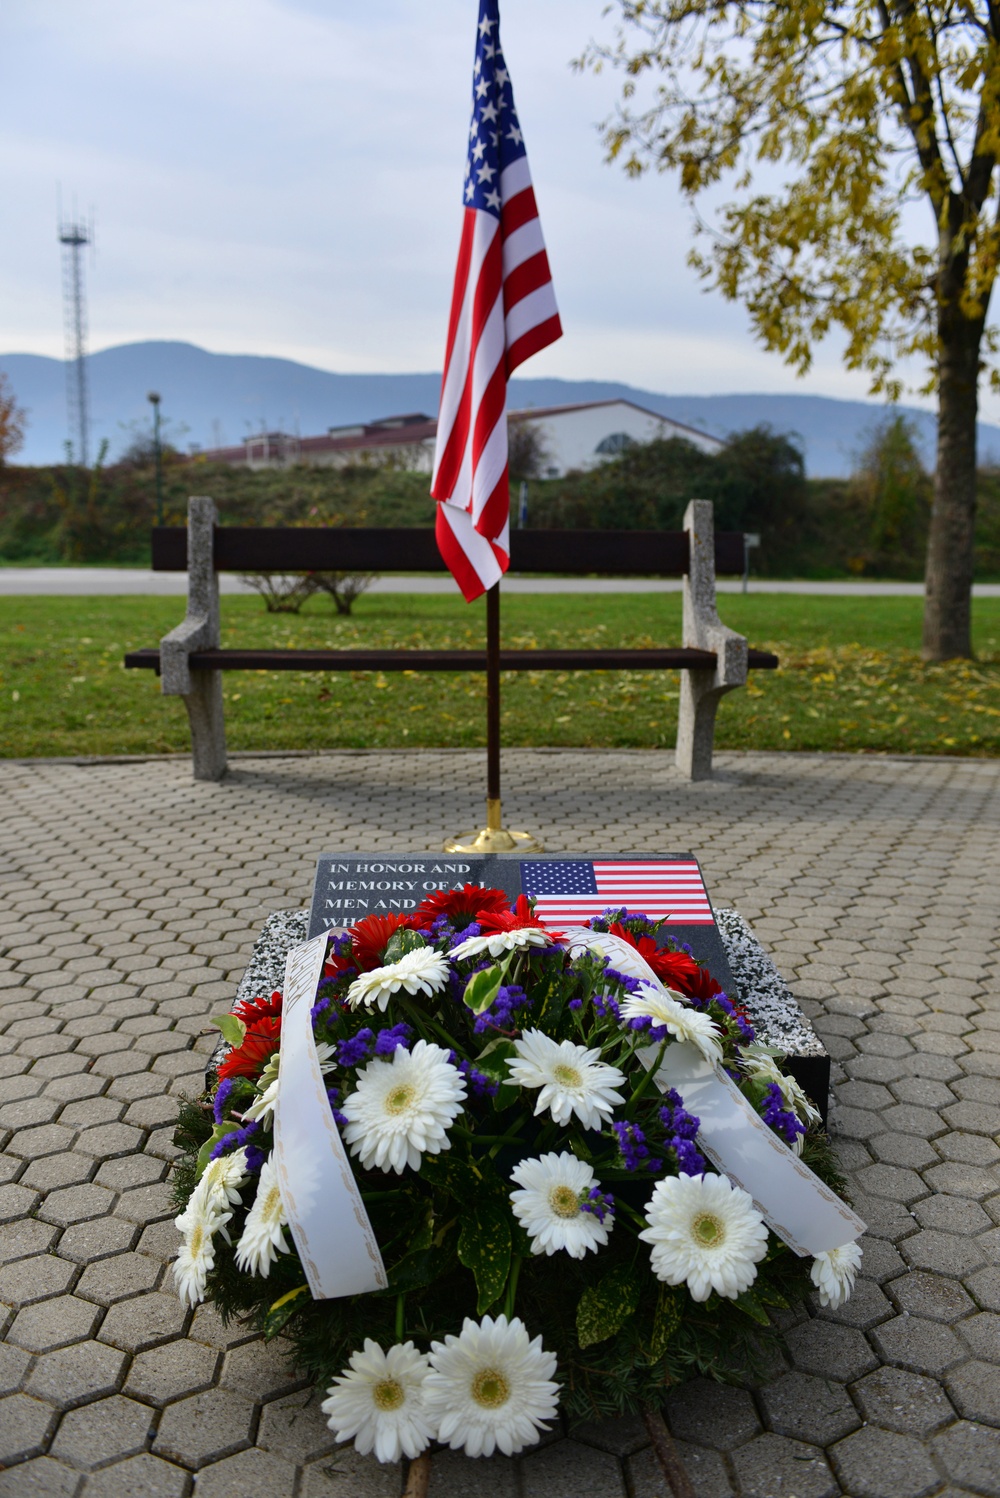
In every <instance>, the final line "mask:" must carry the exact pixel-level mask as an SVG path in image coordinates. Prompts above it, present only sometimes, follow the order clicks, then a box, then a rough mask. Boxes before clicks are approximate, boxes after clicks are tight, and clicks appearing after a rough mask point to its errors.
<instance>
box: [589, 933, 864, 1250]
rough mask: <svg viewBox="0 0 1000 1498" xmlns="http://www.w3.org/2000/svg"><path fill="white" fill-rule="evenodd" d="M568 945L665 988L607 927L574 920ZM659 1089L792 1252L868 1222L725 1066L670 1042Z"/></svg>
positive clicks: (650, 1056)
mask: <svg viewBox="0 0 1000 1498" xmlns="http://www.w3.org/2000/svg"><path fill="white" fill-rule="evenodd" d="M563 934H564V935H565V936H566V938H567V939H568V940H569V942H570V944H571V949H572V950H579V949H581V948H583V947H589V948H590V950H591V951H597V952H600V953H601V954H602V955H603V956H605V957H608V958H609V959H610V960H611V963H612V965H613V966H614V967H615V968H616V969H617V970H618V971H619V972H624V973H626V974H627V975H628V976H630V977H634V978H640V979H641V980H642V982H643V983H648V984H649V985H650V987H652V988H654V989H656V990H657V991H658V992H660V993H669V992H670V990H669V989H668V988H666V986H665V985H664V984H663V983H662V982H661V981H660V979H659V978H658V977H657V976H656V974H655V973H654V972H653V969H652V968H651V967H650V966H649V964H648V963H647V962H646V960H645V958H643V957H641V956H640V955H639V953H638V952H637V951H636V949H635V948H634V947H633V946H631V945H630V944H629V943H628V942H626V941H623V940H622V939H621V937H619V936H613V935H612V934H611V933H610V932H605V931H591V930H589V929H588V928H586V927H571V928H568V929H566V930H565V931H564V933H563ZM658 1054H659V1047H658V1046H647V1047H645V1048H644V1049H643V1050H641V1051H637V1052H636V1055H637V1057H638V1059H639V1060H640V1061H641V1062H642V1064H643V1066H645V1067H646V1068H647V1070H648V1068H649V1067H651V1066H653V1064H654V1063H655V1061H656V1057H657V1055H658ZM653 1080H654V1082H655V1083H656V1085H657V1087H659V1088H660V1090H661V1091H662V1092H665V1091H667V1090H668V1089H669V1088H671V1087H673V1088H676V1090H677V1091H678V1092H679V1093H680V1095H681V1097H682V1098H683V1100H684V1107H685V1108H686V1109H687V1110H688V1112H690V1113H694V1114H696V1115H697V1117H698V1120H699V1127H698V1148H699V1149H700V1150H701V1152H702V1153H703V1154H705V1155H707V1156H708V1158H709V1159H710V1160H711V1162H712V1164H713V1165H714V1166H715V1167H716V1169H717V1170H719V1171H721V1172H722V1174H723V1175H726V1176H728V1177H729V1179H730V1180H731V1181H734V1182H735V1183H736V1185H737V1186H742V1188H743V1190H744V1191H747V1192H749V1194H750V1195H751V1196H752V1197H753V1199H754V1205H755V1206H756V1208H757V1210H758V1212H759V1213H760V1214H761V1216H762V1217H763V1219H764V1221H765V1222H766V1223H767V1225H768V1227H769V1228H771V1229H772V1230H773V1231H774V1232H775V1233H777V1235H778V1237H779V1238H782V1239H783V1240H784V1241H785V1242H786V1243H787V1244H788V1246H789V1248H791V1249H793V1250H794V1252H795V1253H797V1254H800V1255H803V1256H804V1255H806V1254H818V1253H826V1252H829V1251H830V1250H831V1249H834V1248H841V1247H843V1245H844V1244H845V1243H850V1242H852V1240H853V1239H855V1238H857V1237H859V1236H860V1235H861V1234H862V1233H863V1232H864V1231H865V1223H863V1222H862V1220H861V1218H860V1217H858V1216H857V1214H856V1213H854V1212H852V1211H851V1209H850V1207H849V1206H848V1205H847V1204H846V1202H842V1201H841V1200H840V1198H839V1196H837V1194H836V1192H834V1191H831V1190H830V1188H829V1186H827V1185H826V1184H825V1182H823V1181H821V1180H820V1178H819V1176H818V1175H816V1174H815V1172H814V1171H812V1170H810V1169H809V1167H808V1165H805V1164H804V1163H803V1162H802V1161H801V1160H800V1159H799V1158H798V1156H797V1155H796V1154H794V1153H793V1151H792V1150H790V1149H789V1148H788V1145H787V1144H785V1143H784V1141H783V1140H781V1139H779V1138H778V1136H777V1135H776V1134H775V1133H774V1132H773V1131H772V1130H771V1129H770V1128H769V1127H768V1126H767V1124H766V1123H765V1122H764V1120H763V1119H762V1118H761V1117H760V1115H759V1114H758V1113H757V1112H756V1111H755V1110H754V1109H753V1108H752V1107H751V1106H750V1104H749V1103H748V1102H747V1100H746V1098H745V1097H744V1096H743V1094H742V1092H741V1091H740V1090H739V1088H738V1087H737V1086H736V1083H735V1082H734V1081H733V1080H732V1078H731V1077H729V1076H727V1074H726V1072H725V1071H724V1070H723V1069H722V1067H720V1066H717V1065H713V1063H712V1062H711V1061H709V1060H708V1059H707V1058H706V1057H705V1056H703V1055H702V1053H701V1052H700V1051H699V1050H698V1047H697V1046H695V1045H692V1044H690V1043H689V1042H687V1041H676V1042H675V1043H674V1044H673V1045H668V1046H667V1049H666V1051H665V1052H664V1056H663V1061H662V1063H661V1065H660V1068H659V1070H658V1071H657V1073H656V1075H655V1077H654V1078H653Z"/></svg>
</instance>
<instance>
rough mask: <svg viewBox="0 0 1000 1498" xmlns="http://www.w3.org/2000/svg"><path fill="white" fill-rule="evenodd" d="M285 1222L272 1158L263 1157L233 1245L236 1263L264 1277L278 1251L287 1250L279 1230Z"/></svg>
mask: <svg viewBox="0 0 1000 1498" xmlns="http://www.w3.org/2000/svg"><path fill="white" fill-rule="evenodd" d="M287 1226H288V1218H287V1217H286V1216H285V1207H284V1203H283V1202H282V1200H281V1191H280V1190H279V1187H278V1176H277V1172H276V1171H275V1168H274V1163H273V1161H272V1160H271V1159H267V1160H265V1161H264V1163H263V1165H262V1166H261V1168H260V1180H259V1181H258V1183H257V1195H256V1196H255V1197H254V1203H253V1206H252V1207H251V1208H250V1211H249V1212H248V1213H247V1220H246V1222H245V1223H244V1224H243V1232H242V1234H241V1236H240V1241H239V1243H238V1244H237V1245H236V1267H237V1268H238V1269H245V1270H247V1272H248V1273H250V1274H260V1275H263V1277H264V1278H265V1279H266V1278H267V1276H268V1275H269V1274H270V1272H271V1265H272V1264H273V1263H274V1261H275V1260H276V1259H277V1257H278V1254H279V1253H282V1254H287V1253H288V1252H289V1247H288V1244H287V1243H286V1242H285V1235H284V1233H283V1232H282V1228H284V1227H287Z"/></svg>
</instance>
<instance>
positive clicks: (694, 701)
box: [675, 499, 747, 780]
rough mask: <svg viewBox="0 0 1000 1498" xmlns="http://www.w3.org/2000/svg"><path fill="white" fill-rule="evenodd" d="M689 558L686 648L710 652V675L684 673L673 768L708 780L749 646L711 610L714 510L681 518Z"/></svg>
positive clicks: (693, 509)
mask: <svg viewBox="0 0 1000 1498" xmlns="http://www.w3.org/2000/svg"><path fill="white" fill-rule="evenodd" d="M684 529H685V530H686V531H687V533H688V538H689V541H690V558H689V561H688V571H687V576H686V577H685V579H684V644H685V645H687V646H690V647H692V648H694V649H697V650H714V651H715V656H716V662H717V664H716V667H715V670H714V671H682V672H681V700H680V710H679V713H678V717H677V750H676V755H675V763H676V765H677V768H678V770H679V771H680V773H681V774H682V775H684V776H686V777H687V779H688V780H710V779H711V776H712V744H713V740H714V737H715V714H716V712H717V711H718V707H719V702H720V700H721V698H723V697H724V696H725V694H726V693H727V692H731V691H733V689H734V688H735V687H742V686H745V685H746V679H747V642H746V640H745V639H744V638H743V636H742V635H738V634H736V633H735V631H733V630H731V629H727V628H726V626H725V625H724V624H723V623H722V621H721V620H720V618H719V615H718V613H717V612H716V607H715V530H714V525H713V519H712V506H711V504H710V503H709V501H708V500H706V499H693V500H692V501H691V503H690V504H689V505H688V507H687V510H686V511H685V514H684Z"/></svg>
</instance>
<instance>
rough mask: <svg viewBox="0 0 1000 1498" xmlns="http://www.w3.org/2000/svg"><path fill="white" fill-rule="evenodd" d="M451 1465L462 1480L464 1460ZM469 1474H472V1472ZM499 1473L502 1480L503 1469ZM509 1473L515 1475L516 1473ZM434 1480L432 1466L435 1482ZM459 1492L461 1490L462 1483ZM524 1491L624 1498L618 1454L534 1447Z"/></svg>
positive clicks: (571, 1445) (528, 1496) (533, 1495)
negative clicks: (616, 1455) (615, 1455)
mask: <svg viewBox="0 0 1000 1498" xmlns="http://www.w3.org/2000/svg"><path fill="white" fill-rule="evenodd" d="M491 1460H493V1458H491ZM466 1461H468V1458H466ZM501 1461H502V1459H501ZM321 1465H325V1464H323V1463H321ZM451 1467H452V1474H454V1475H455V1476H457V1477H458V1478H459V1481H460V1482H461V1478H462V1477H464V1476H465V1473H464V1472H463V1471H462V1463H461V1462H454V1463H452V1464H451ZM452 1474H449V1476H450V1475H452ZM468 1475H469V1476H470V1477H471V1476H472V1474H471V1473H469V1474H468ZM498 1475H500V1476H501V1482H502V1481H503V1475H504V1474H503V1472H501V1474H498ZM510 1475H511V1477H513V1475H514V1474H513V1473H511V1474H510ZM442 1476H444V1473H443V1472H442ZM434 1481H435V1478H434V1468H433V1466H432V1468H431V1482H432V1484H433V1483H434ZM455 1486H456V1485H455V1484H454V1482H452V1483H449V1488H450V1489H451V1490H452V1491H454V1490H455ZM445 1491H446V1492H447V1491H448V1489H445ZM508 1491H509V1493H510V1494H511V1498H513V1494H514V1493H515V1492H516V1488H514V1487H513V1486H511V1487H510V1488H509V1489H508ZM458 1492H459V1493H461V1492H462V1487H461V1486H459V1487H458ZM501 1492H503V1487H501ZM521 1493H522V1495H523V1498H562V1495H563V1494H567V1495H568V1494H572V1495H573V1498H625V1483H624V1480H623V1476H622V1470H621V1466H620V1464H619V1462H618V1461H617V1459H616V1458H615V1457H613V1456H611V1455H610V1454H609V1453H607V1452H604V1451H595V1450H594V1448H593V1447H592V1446H581V1445H580V1444H579V1442H577V1441H567V1440H561V1441H554V1442H552V1443H551V1444H550V1445H547V1446H544V1447H542V1448H541V1449H540V1450H539V1449H538V1448H535V1449H534V1450H533V1451H531V1452H530V1454H526V1455H525V1456H524V1457H523V1458H522V1460H521Z"/></svg>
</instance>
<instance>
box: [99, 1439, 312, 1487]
mask: <svg viewBox="0 0 1000 1498" xmlns="http://www.w3.org/2000/svg"><path fill="white" fill-rule="evenodd" d="M190 1491H191V1478H190V1476H189V1474H188V1473H187V1472H185V1471H184V1469H183V1467H175V1466H174V1464H173V1462H165V1461H164V1460H163V1459H162V1457H158V1456H151V1455H150V1453H149V1452H148V1451H144V1452H142V1453H141V1454H140V1455H139V1456H129V1457H126V1459H125V1460H124V1461H123V1462H115V1463H114V1465H113V1466H111V1467H104V1468H103V1469H102V1470H101V1471H100V1472H96V1473H94V1474H93V1475H92V1476H90V1477H89V1478H88V1479H87V1489H86V1498H186V1495H187V1494H188V1493H189V1492H190ZM288 1491H289V1492H290V1491H291V1489H288ZM272 1498H284V1494H282V1493H280V1491H276V1492H275V1493H274V1494H273V1495H272Z"/></svg>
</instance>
